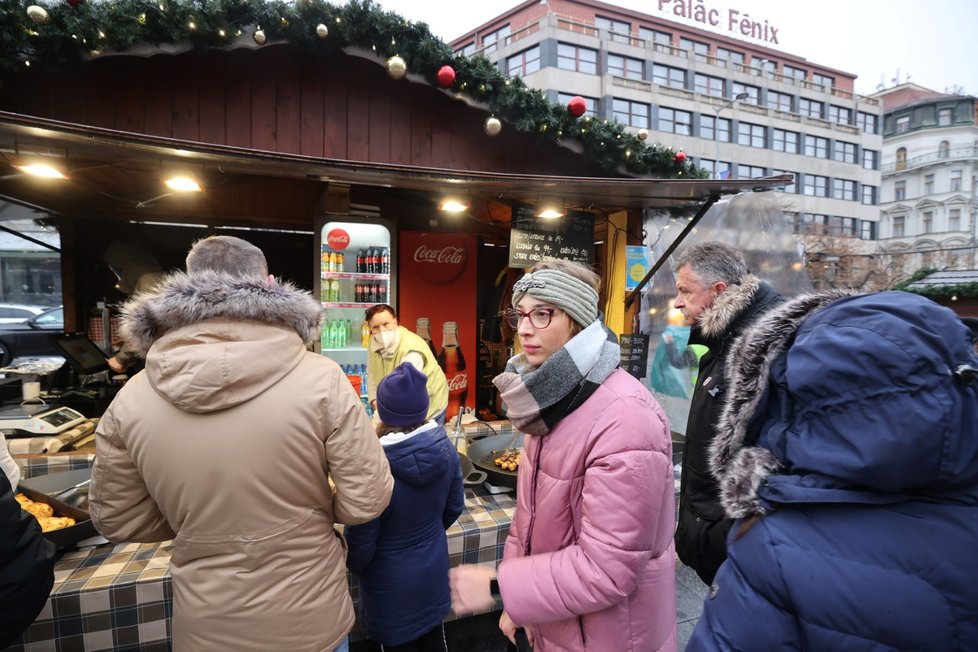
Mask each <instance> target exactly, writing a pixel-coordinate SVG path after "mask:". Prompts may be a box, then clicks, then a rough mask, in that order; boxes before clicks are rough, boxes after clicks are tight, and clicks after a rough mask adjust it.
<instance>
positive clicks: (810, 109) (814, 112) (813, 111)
mask: <svg viewBox="0 0 978 652" xmlns="http://www.w3.org/2000/svg"><path fill="white" fill-rule="evenodd" d="M823 110H824V105H823V104H822V103H821V102H819V101H817V100H810V99H808V98H806V97H799V98H798V113H800V114H802V115H807V116H808V117H810V118H821V117H822V111H823Z"/></svg>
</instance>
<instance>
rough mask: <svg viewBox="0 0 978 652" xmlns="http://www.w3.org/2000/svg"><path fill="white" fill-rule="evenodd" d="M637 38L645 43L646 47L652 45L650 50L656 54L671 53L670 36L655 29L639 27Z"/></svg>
mask: <svg viewBox="0 0 978 652" xmlns="http://www.w3.org/2000/svg"><path fill="white" fill-rule="evenodd" d="M638 36H639V38H641V39H642V40H644V41H645V43H646V45H648V44H650V43H651V44H652V49H653V50H656V51H657V52H668V53H671V52H672V34H670V33H669V32H660V31H659V30H657V29H649V28H648V27H639V28H638Z"/></svg>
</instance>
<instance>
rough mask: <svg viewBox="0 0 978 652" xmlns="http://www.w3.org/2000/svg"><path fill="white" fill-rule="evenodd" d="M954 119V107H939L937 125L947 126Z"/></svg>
mask: <svg viewBox="0 0 978 652" xmlns="http://www.w3.org/2000/svg"><path fill="white" fill-rule="evenodd" d="M953 120H954V110H953V109H939V110H938V111H937V126H938V127H947V126H949V125H950V124H951V122H953Z"/></svg>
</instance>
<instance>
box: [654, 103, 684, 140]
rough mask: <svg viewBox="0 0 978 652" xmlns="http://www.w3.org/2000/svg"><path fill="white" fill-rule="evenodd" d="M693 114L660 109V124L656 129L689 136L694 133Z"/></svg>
mask: <svg viewBox="0 0 978 652" xmlns="http://www.w3.org/2000/svg"><path fill="white" fill-rule="evenodd" d="M692 126H693V114H692V113H690V112H689V111H677V110H676V109H667V108H665V107H659V122H658V125H657V126H656V129H658V130H659V131H668V132H669V133H673V134H680V135H683V136H688V135H690V133H692V130H691V127H692Z"/></svg>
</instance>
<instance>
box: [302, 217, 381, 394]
mask: <svg viewBox="0 0 978 652" xmlns="http://www.w3.org/2000/svg"><path fill="white" fill-rule="evenodd" d="M355 220H356V218H352V217H351V218H349V219H347V220H343V221H339V220H330V221H325V220H320V221H319V223H318V224H317V226H316V247H315V251H316V252H317V255H318V260H317V261H316V266H317V270H318V273H317V275H316V281H317V282H316V287H315V292H316V293H317V294H318V296H319V298H320V302H321V304H322V306H323V328H322V332H321V333H320V338H319V350H320V352H321V353H322V354H323V355H325V356H327V357H329V358H331V359H333V360H334V361H335V362H336V363H337V364H339V365H340V367H342V368H343V371H344V372H346V374H347V375H348V376H349V377H350V380H351V382H352V383H354V386H356V385H359V387H360V400H361V401H363V403H364V406H365V408H366V409H367V410H368V412H369V402H368V400H367V347H368V345H369V340H370V329H369V328H368V327H367V325H366V321H365V319H364V316H365V315H364V313H365V311H366V309H367V308H369V307H370V306H372V305H374V304H377V303H388V304H390V305H392V306H394V307H395V309H396V307H397V297H396V290H395V288H396V287H397V286H396V284H395V283H394V280H395V278H396V276H395V270H396V269H397V266H396V262H395V256H396V251H395V248H394V244H393V243H394V238H393V233H394V232H395V227H394V223H393V222H391V221H389V220H381V219H364V220H362V221H355Z"/></svg>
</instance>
